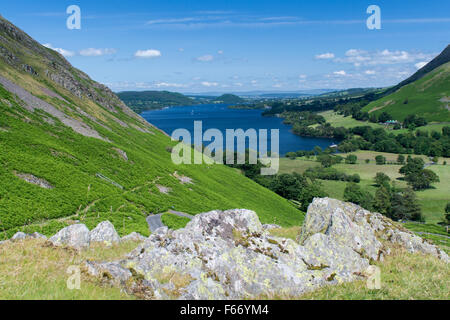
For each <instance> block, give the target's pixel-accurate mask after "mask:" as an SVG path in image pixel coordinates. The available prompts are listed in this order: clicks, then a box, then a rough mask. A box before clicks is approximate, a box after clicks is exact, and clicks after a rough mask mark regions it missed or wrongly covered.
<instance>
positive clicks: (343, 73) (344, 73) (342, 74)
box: [333, 70, 347, 76]
mask: <svg viewBox="0 0 450 320" xmlns="http://www.w3.org/2000/svg"><path fill="white" fill-rule="evenodd" d="M333 74H334V75H335V76H345V75H347V72H345V71H344V70H340V71H335V72H333Z"/></svg>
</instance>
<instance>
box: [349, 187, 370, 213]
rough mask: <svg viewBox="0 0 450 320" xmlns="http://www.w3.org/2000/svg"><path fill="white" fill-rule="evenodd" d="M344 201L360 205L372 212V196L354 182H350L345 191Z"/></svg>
mask: <svg viewBox="0 0 450 320" xmlns="http://www.w3.org/2000/svg"><path fill="white" fill-rule="evenodd" d="M344 200H345V201H349V202H353V203H355V204H358V205H360V206H361V207H363V208H364V209H367V210H372V203H373V197H372V195H371V194H370V193H369V192H367V191H365V190H363V189H361V187H360V186H359V185H357V184H356V183H354V182H350V183H348V184H347V187H346V188H345V191H344Z"/></svg>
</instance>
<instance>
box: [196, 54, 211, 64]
mask: <svg viewBox="0 0 450 320" xmlns="http://www.w3.org/2000/svg"><path fill="white" fill-rule="evenodd" d="M196 60H197V61H201V62H211V61H213V60H214V57H213V56H212V55H210V54H206V55H204V56H201V57H198V58H197V59H196Z"/></svg>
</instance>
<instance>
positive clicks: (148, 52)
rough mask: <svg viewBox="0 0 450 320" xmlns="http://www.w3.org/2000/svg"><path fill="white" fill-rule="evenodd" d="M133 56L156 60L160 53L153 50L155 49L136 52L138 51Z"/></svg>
mask: <svg viewBox="0 0 450 320" xmlns="http://www.w3.org/2000/svg"><path fill="white" fill-rule="evenodd" d="M134 56H135V57H136V58H145V59H149V58H157V57H161V51H159V50H155V49H148V50H138V51H136V53H135V54H134Z"/></svg>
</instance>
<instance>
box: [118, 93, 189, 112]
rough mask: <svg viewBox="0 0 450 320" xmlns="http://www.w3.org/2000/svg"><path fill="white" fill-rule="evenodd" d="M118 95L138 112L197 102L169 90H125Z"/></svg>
mask: <svg viewBox="0 0 450 320" xmlns="http://www.w3.org/2000/svg"><path fill="white" fill-rule="evenodd" d="M117 96H118V97H119V98H120V99H121V100H122V101H123V102H125V104H126V105H127V106H128V107H130V108H131V109H132V110H133V111H134V112H136V113H138V114H139V113H141V112H143V111H146V110H154V109H161V108H165V107H174V106H190V105H194V104H196V101H195V100H194V99H191V98H189V97H186V96H185V95H183V94H181V93H177V92H169V91H125V92H119V93H117Z"/></svg>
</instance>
